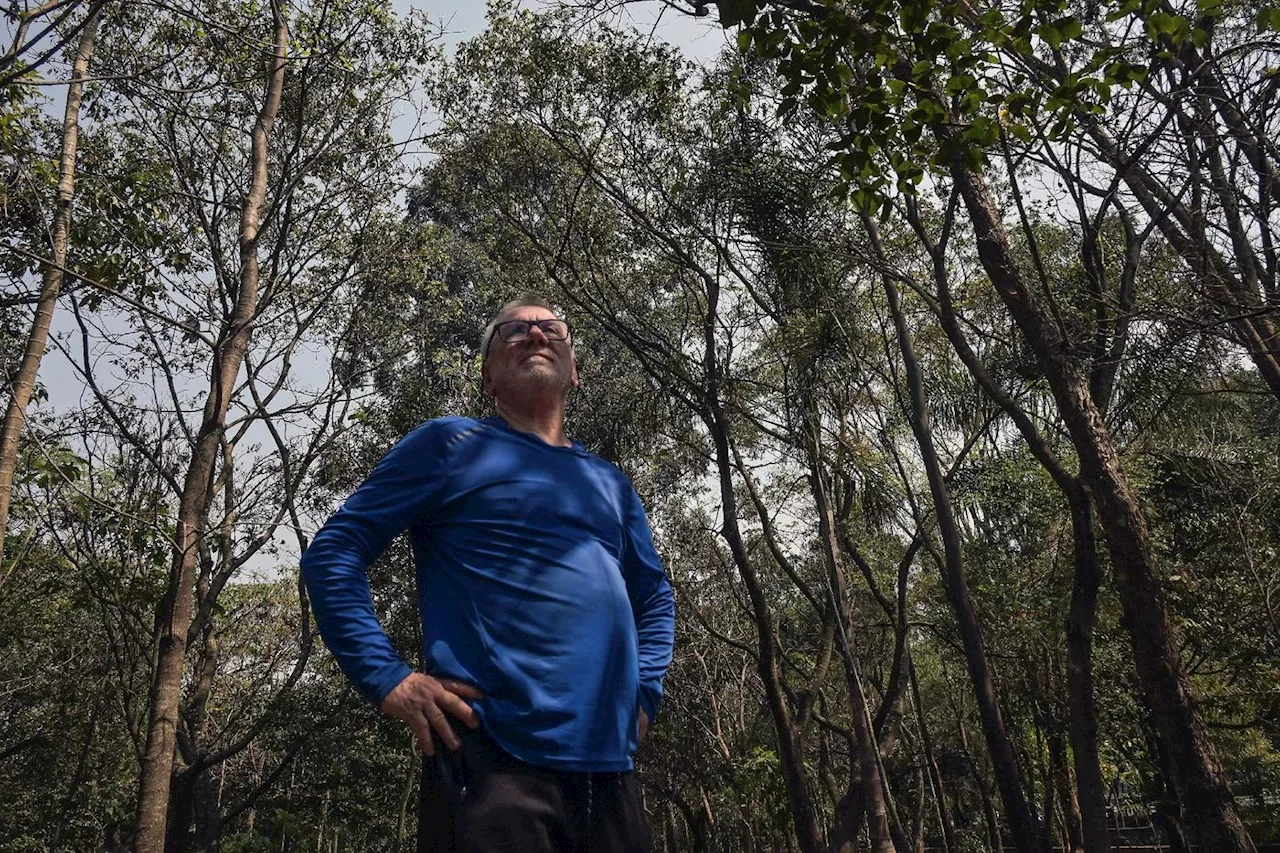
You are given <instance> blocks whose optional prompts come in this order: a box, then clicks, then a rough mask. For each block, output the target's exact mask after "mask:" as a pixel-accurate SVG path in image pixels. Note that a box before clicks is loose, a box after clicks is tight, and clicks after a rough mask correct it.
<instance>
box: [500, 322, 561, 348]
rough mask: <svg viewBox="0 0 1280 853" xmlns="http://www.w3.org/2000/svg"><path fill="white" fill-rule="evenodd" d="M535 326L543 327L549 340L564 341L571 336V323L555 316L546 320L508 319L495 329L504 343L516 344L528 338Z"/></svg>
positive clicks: (543, 332)
mask: <svg viewBox="0 0 1280 853" xmlns="http://www.w3.org/2000/svg"><path fill="white" fill-rule="evenodd" d="M534 326H537V327H538V328H539V329H541V330H542V334H544V335H546V336H547V340H549V341H564V340H568V338H569V324H568V323H566V322H565V321H564V320H558V319H556V318H554V317H552V318H548V319H546V320H507V321H506V322H504V323H499V324H498V325H497V326H495V327H494V331H495V332H496V333H497V335H498V339H499V340H500V341H502V342H503V343H504V344H514V343H519V342H520V341H523V340H525V339H527V338H528V337H529V331H530V330H531V329H532V328H533V327H534Z"/></svg>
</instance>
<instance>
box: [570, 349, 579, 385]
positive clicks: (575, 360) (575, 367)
mask: <svg viewBox="0 0 1280 853" xmlns="http://www.w3.org/2000/svg"><path fill="white" fill-rule="evenodd" d="M569 356H570V358H572V359H573V370H572V371H571V372H570V373H569V382H570V383H571V384H572V385H573V387H574V388H577V387H579V386H580V385H581V384H582V381H581V380H580V379H579V378H578V355H577V353H575V352H573V351H572V350H571V351H570V353H569Z"/></svg>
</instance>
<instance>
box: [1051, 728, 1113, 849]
mask: <svg viewBox="0 0 1280 853" xmlns="http://www.w3.org/2000/svg"><path fill="white" fill-rule="evenodd" d="M1049 772H1050V775H1051V776H1052V779H1051V780H1050V782H1051V784H1052V785H1053V789H1054V792H1055V794H1056V796H1057V799H1058V804H1059V805H1060V807H1061V809H1060V810H1061V812H1062V823H1063V830H1064V832H1063V835H1064V836H1065V837H1064V839H1063V840H1064V841H1065V843H1066V846H1067V849H1068V850H1069V851H1071V853H1093V852H1092V851H1086V850H1085V846H1084V833H1083V831H1082V830H1081V821H1080V805H1079V803H1078V801H1077V800H1076V793H1075V790H1074V789H1073V788H1072V787H1071V771H1070V770H1069V768H1068V766H1067V745H1066V744H1065V743H1063V741H1062V732H1060V731H1056V730H1055V731H1050V732H1049ZM1103 829H1106V826H1105V825H1104V826H1103ZM1098 853H1107V848H1105V847H1103V848H1101V849H1100V850H1099V851H1098Z"/></svg>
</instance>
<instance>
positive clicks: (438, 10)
mask: <svg viewBox="0 0 1280 853" xmlns="http://www.w3.org/2000/svg"><path fill="white" fill-rule="evenodd" d="M392 2H393V5H394V6H395V7H396V9H397V10H399V11H401V12H407V11H409V10H410V9H420V10H421V11H423V12H426V13H427V16H428V17H429V18H431V19H432V20H433V21H439V22H441V23H443V24H445V25H446V30H447V32H448V37H449V41H450V45H451V46H452V44H456V43H457V42H458V41H461V40H463V39H465V38H467V37H469V36H472V35H475V34H476V33H478V32H480V31H481V30H483V29H484V26H485V7H486V5H487V4H486V3H485V2H484V0H392ZM521 2H522V5H524V6H528V7H530V8H539V7H542V6H550V5H553V4H554V0H521ZM622 8H623V11H621V12H620V13H619V14H621V15H623V16H625V19H626V20H629V21H630V22H631V23H633V24H634V25H635V26H637V27H639V28H642V29H644V30H646V31H647V30H649V29H650V28H651V27H653V25H654V22H655V21H657V24H658V29H657V34H658V37H659V38H661V39H664V40H665V41H669V42H671V43H673V44H677V45H679V46H680V48H681V49H682V50H683V51H684V52H685V54H686V55H687V56H688V57H689V58H690V59H694V60H706V59H710V58H712V57H714V56H715V55H716V53H718V52H719V50H720V48H721V47H723V46H724V44H725V37H724V32H723V30H721V29H720V26H719V25H718V24H715V23H712V22H711V20H710V19H708V18H702V19H695V18H692V17H690V16H688V15H681V14H678V13H677V12H675V11H674V10H672V9H667V8H666V7H665V6H664V5H663V4H662V3H661V2H660V0H648V2H631V3H627V4H626V5H625V6H624V7H622Z"/></svg>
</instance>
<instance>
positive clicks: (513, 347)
mask: <svg viewBox="0 0 1280 853" xmlns="http://www.w3.org/2000/svg"><path fill="white" fill-rule="evenodd" d="M480 355H481V361H482V364H483V367H482V368H481V372H480V376H481V379H482V381H483V383H484V390H485V393H486V394H488V395H490V396H491V397H494V398H495V399H498V400H500V401H514V400H515V399H517V398H518V397H523V396H526V395H528V394H530V393H533V394H537V395H542V394H558V395H559V396H560V397H561V398H563V397H565V396H567V395H568V393H569V389H570V388H577V387H578V366H577V364H576V363H575V359H574V352H573V337H572V334H571V332H570V330H569V324H568V323H567V322H565V321H564V320H562V319H561V318H560V316H559V315H558V314H557V312H556V310H555V309H554V308H553V307H552V306H551V303H550V302H548V301H547V300H546V299H544V298H542V297H541V296H537V295H534V294H528V295H525V296H522V297H520V298H519V299H514V300H512V301H511V302H508V303H507V304H506V305H504V306H503V308H502V310H501V311H499V312H498V314H497V316H496V317H494V318H493V320H491V321H490V322H489V325H488V326H486V327H485V330H484V336H483V337H482V338H481V339H480Z"/></svg>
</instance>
